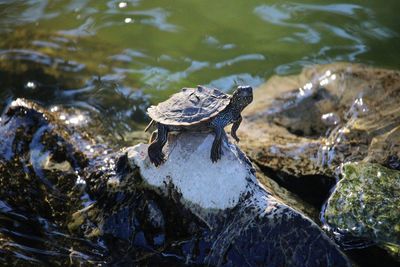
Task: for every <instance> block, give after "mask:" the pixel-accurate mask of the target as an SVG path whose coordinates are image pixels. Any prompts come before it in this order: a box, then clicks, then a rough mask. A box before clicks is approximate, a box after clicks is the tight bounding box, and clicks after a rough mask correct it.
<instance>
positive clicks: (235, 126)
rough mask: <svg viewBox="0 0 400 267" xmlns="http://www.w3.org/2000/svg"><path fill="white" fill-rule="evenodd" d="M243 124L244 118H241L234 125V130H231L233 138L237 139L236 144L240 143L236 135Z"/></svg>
mask: <svg viewBox="0 0 400 267" xmlns="http://www.w3.org/2000/svg"><path fill="white" fill-rule="evenodd" d="M241 122H242V116H239V118H238V119H237V120H236V121H235V122H234V123H233V125H232V128H231V136H232V137H233V139H235V141H236V142H239V141H240V139H239V137H237V135H236V131H237V130H238V129H239V126H240V123H241Z"/></svg>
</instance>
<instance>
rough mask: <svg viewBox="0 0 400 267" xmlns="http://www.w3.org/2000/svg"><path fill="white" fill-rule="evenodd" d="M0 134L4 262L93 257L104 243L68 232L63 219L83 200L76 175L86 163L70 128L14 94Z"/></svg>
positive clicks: (0, 218) (45, 262)
mask: <svg viewBox="0 0 400 267" xmlns="http://www.w3.org/2000/svg"><path fill="white" fill-rule="evenodd" d="M0 136H1V137H2V138H1V139H0V226H1V227H0V247H1V249H0V255H1V259H2V260H3V259H4V260H5V262H4V264H12V265H23V266H25V265H29V264H32V265H48V264H50V263H55V262H58V263H59V264H61V265H62V264H67V263H69V262H70V261H71V260H72V261H75V260H76V259H79V260H82V259H87V260H89V259H92V257H94V258H96V255H95V254H96V253H98V252H100V251H103V249H102V248H101V247H99V246H97V245H96V244H95V243H93V244H92V243H90V242H86V241H84V240H80V239H73V238H71V237H70V236H69V235H68V230H67V228H66V224H65V222H66V221H67V219H68V217H69V216H70V213H71V212H74V211H75V210H78V209H80V208H81V207H82V206H83V204H82V200H81V197H82V196H83V184H81V183H79V182H78V181H79V179H80V175H82V170H83V169H84V168H85V167H86V166H87V164H88V159H87V158H86V156H85V155H84V154H83V153H81V152H80V151H79V150H78V149H76V147H75V146H74V145H73V144H72V143H71V140H70V135H69V133H68V132H67V131H66V130H65V129H64V128H63V127H60V126H59V125H58V123H57V121H56V120H55V119H54V118H53V117H52V115H51V114H49V113H48V112H46V111H44V110H43V109H42V108H40V107H39V106H37V105H35V104H33V103H31V102H29V101H27V100H23V99H17V100H15V101H13V102H12V103H11V104H10V105H9V106H8V107H7V109H6V110H5V112H4V113H3V115H2V116H1V121H0ZM81 180H82V179H81ZM82 181H83V180H82ZM72 247H74V248H72ZM2 260H0V265H1V264H2Z"/></svg>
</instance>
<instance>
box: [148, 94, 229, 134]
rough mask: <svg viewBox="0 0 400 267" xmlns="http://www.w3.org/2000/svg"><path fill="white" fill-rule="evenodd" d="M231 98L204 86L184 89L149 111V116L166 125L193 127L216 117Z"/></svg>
mask: <svg viewBox="0 0 400 267" xmlns="http://www.w3.org/2000/svg"><path fill="white" fill-rule="evenodd" d="M230 99H231V96H230V95H227V94H224V93H223V92H221V91H219V90H218V89H211V88H207V87H203V86H199V87H197V88H183V89H182V91H181V92H179V93H176V94H173V95H172V96H171V97H170V98H169V99H167V100H166V101H164V102H161V103H159V104H158V105H157V106H151V107H149V108H148V109H147V113H148V114H149V116H150V117H151V118H152V119H153V120H155V121H157V122H160V123H162V124H166V125H176V126H179V125H193V124H197V123H199V122H202V121H205V120H208V119H210V118H212V117H215V116H216V115H217V114H218V113H220V112H221V111H222V110H224V109H225V108H226V106H228V104H229V102H230Z"/></svg>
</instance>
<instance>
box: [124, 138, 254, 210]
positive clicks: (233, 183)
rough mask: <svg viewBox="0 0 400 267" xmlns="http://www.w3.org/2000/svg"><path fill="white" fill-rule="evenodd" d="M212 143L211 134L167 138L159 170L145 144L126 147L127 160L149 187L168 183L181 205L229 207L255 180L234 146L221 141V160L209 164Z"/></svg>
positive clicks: (161, 186) (210, 207) (163, 185)
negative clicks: (137, 169)
mask: <svg viewBox="0 0 400 267" xmlns="http://www.w3.org/2000/svg"><path fill="white" fill-rule="evenodd" d="M213 140H214V135H212V134H207V133H181V134H179V135H170V136H169V140H168V142H167V144H166V146H165V147H164V154H165V155H166V158H167V160H166V161H165V162H164V164H162V165H161V166H159V167H155V166H154V165H153V164H152V163H151V162H150V160H149V158H148V155H147V148H148V145H147V144H138V145H136V146H134V147H131V148H128V158H129V160H130V163H131V164H132V165H134V166H138V167H139V168H140V174H141V176H142V178H143V179H144V180H145V181H146V182H147V183H148V184H149V185H151V186H154V187H157V188H160V189H161V190H165V191H166V190H167V185H171V184H172V185H173V186H174V188H175V189H176V190H177V191H178V192H180V193H181V194H182V202H183V203H185V202H186V203H189V204H194V205H196V206H199V207H201V208H204V209H227V208H232V207H234V206H235V205H236V204H237V203H238V201H239V199H240V197H241V196H242V194H243V193H245V192H248V190H249V189H250V187H252V186H249V181H252V183H251V184H253V185H254V183H257V181H256V178H255V176H254V174H252V172H251V166H250V164H249V163H247V162H246V160H245V159H244V158H243V156H240V153H242V152H240V151H239V149H238V148H237V147H236V146H235V145H232V144H226V143H225V142H224V145H223V147H222V151H223V155H222V157H221V159H220V160H219V161H218V162H217V163H212V161H211V159H210V153H211V145H212V143H213Z"/></svg>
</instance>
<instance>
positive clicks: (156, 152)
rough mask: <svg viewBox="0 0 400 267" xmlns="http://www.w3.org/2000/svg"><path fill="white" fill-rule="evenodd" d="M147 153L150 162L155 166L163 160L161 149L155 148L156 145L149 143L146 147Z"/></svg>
mask: <svg viewBox="0 0 400 267" xmlns="http://www.w3.org/2000/svg"><path fill="white" fill-rule="evenodd" d="M148 155H149V159H150V162H151V163H153V164H154V165H155V166H156V167H158V166H160V165H161V164H163V163H164V162H165V156H164V153H162V151H161V149H157V147H154V146H152V145H150V146H149V148H148Z"/></svg>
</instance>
